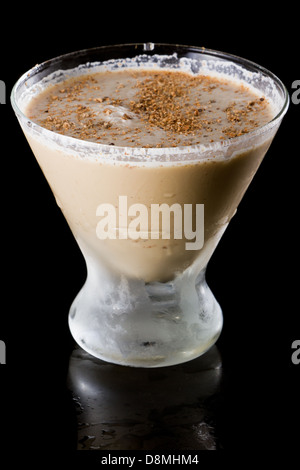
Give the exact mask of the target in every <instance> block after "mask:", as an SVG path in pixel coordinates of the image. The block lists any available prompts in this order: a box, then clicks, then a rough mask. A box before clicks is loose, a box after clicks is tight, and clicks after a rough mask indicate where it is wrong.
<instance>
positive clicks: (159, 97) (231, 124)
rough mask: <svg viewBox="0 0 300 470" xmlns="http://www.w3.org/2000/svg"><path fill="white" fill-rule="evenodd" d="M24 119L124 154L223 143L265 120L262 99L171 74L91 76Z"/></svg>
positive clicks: (268, 115)
mask: <svg viewBox="0 0 300 470" xmlns="http://www.w3.org/2000/svg"><path fill="white" fill-rule="evenodd" d="M26 114H27V116H28V117H29V118H30V119H31V120H33V121H35V122H36V123H38V124H39V125H41V126H42V127H45V128H47V129H49V130H51V131H54V132H57V133H59V134H65V135H69V136H71V137H74V138H78V139H82V140H89V141H93V142H100V143H103V144H108V145H118V146H127V147H172V146H181V145H183V146H185V145H195V144H200V143H204V144H205V143H208V142H214V141H218V140H224V139H230V138H233V137H237V136H240V135H242V134H245V133H248V132H250V131H252V130H253V129H255V128H257V127H259V126H261V125H263V124H265V123H267V122H268V121H269V120H270V119H272V117H273V116H272V112H271V106H270V104H269V103H268V100H267V99H266V98H265V97H264V96H260V95H256V94H254V93H253V92H252V91H251V90H250V89H248V88H247V87H246V86H245V85H243V84H239V83H236V82H233V81H230V80H229V79H228V80H226V79H223V78H222V79H220V78H216V77H212V76H206V75H192V74H189V73H187V72H182V71H178V70H174V71H173V70H172V71H165V70H155V71H153V70H151V71H150V70H145V69H144V70H140V69H127V70H115V71H105V72H95V73H90V74H88V75H84V76H79V77H73V78H70V79H67V80H66V81H64V82H62V83H59V84H55V85H52V86H50V87H48V88H47V89H45V90H44V91H43V92H42V93H40V94H39V95H38V96H36V97H35V98H34V99H33V100H32V101H31V103H30V104H29V106H28V108H27V110H26Z"/></svg>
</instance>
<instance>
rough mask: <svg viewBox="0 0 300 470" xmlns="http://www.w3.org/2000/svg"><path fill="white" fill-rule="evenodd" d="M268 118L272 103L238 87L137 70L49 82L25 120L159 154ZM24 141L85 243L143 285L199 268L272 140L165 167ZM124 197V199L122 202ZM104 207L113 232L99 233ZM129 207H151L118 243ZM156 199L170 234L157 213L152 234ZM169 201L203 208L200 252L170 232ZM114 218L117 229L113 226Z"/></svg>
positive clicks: (235, 131) (240, 130)
mask: <svg viewBox="0 0 300 470" xmlns="http://www.w3.org/2000/svg"><path fill="white" fill-rule="evenodd" d="M273 114H274V110H273V107H272V106H271V105H270V103H268V100H267V99H266V98H265V97H264V96H262V95H261V94H257V93H254V91H253V90H251V89H250V88H249V87H246V86H245V85H244V84H242V83H237V82H234V81H233V80H229V79H225V78H216V77H214V76H205V75H192V74H189V73H187V72H180V71H161V70H155V71H149V70H138V69H134V70H131V69H129V70H125V71H104V72H98V73H89V74H86V75H84V76H79V77H75V78H70V79H68V80H66V81H64V82H61V83H59V84H56V85H53V86H50V87H47V88H46V89H45V90H44V91H43V92H42V93H40V94H39V95H37V96H36V97H35V98H34V99H32V101H31V102H30V103H29V105H28V106H27V109H26V115H27V116H28V117H30V119H31V120H33V121H34V122H37V123H38V124H40V125H41V126H43V127H45V128H46V129H49V130H51V131H54V132H57V133H61V134H65V135H69V136H71V137H73V138H76V139H77V138H79V139H83V140H88V141H92V142H99V143H103V144H106V145H111V146H117V147H119V146H121V147H122V146H123V147H124V146H126V147H131V148H132V147H142V148H145V149H147V148H149V147H150V148H160V149H161V152H162V153H163V152H164V148H166V147H168V148H171V147H178V146H180V147H187V146H190V145H201V144H208V143H212V142H215V141H219V140H225V139H228V138H233V137H237V136H240V135H243V134H246V133H248V132H251V131H252V130H253V129H256V128H257V127H259V126H262V125H263V124H265V123H267V122H268V121H270V120H271V118H272V117H273ZM28 140H29V142H30V145H31V146H32V149H33V151H34V153H35V155H36V157H37V160H38V162H39V164H40V166H41V168H42V169H43V171H44V173H45V175H46V177H47V179H48V181H49V183H50V185H51V188H52V190H53V193H54V195H55V197H56V200H57V203H58V205H59V206H60V207H61V209H62V211H63V213H64V214H65V217H66V219H67V220H68V222H69V224H70V227H71V229H72V231H73V233H74V235H75V237H76V239H77V240H78V242H79V244H80V246H81V247H82V249H83V250H84V251H89V250H91V251H92V252H93V253H96V254H97V256H99V258H100V259H101V261H102V262H103V263H105V264H106V265H107V266H109V267H110V268H113V269H114V270H116V271H119V272H121V273H125V274H126V275H128V276H130V277H134V278H141V279H143V280H145V281H146V282H152V281H160V282H166V281H170V280H172V279H174V277H175V276H176V274H178V273H182V272H183V271H185V270H186V269H187V268H189V267H190V266H191V265H192V263H193V262H194V261H195V260H197V264H198V268H200V269H201V268H202V267H205V265H206V263H207V261H208V259H209V257H210V255H211V253H212V251H213V249H214V247H215V245H216V243H217V241H218V239H219V237H220V236H221V234H222V233H223V230H224V229H225V227H226V226H227V224H228V222H229V221H230V219H231V217H232V215H233V214H234V213H235V210H236V207H237V205H238V203H239V201H240V200H241V198H242V196H243V194H244V192H245V190H246V188H247V187H248V185H249V183H250V181H251V179H252V177H253V175H254V174H255V172H256V170H257V167H258V166H259V164H260V162H261V160H262V158H263V156H264V154H265V152H266V150H267V147H268V145H269V143H270V141H269V140H267V141H266V142H263V143H261V144H260V145H257V146H254V147H253V148H250V149H247V150H242V151H239V152H236V154H235V155H234V156H232V157H231V158H223V157H222V158H219V157H218V155H212V156H211V157H210V158H207V159H203V160H200V161H197V162H192V163H190V162H188V161H187V162H186V163H185V162H184V161H183V162H180V164H179V163H178V162H177V163H176V162H174V164H172V163H170V164H168V165H161V164H159V163H156V164H149V163H148V162H147V158H146V159H145V162H144V164H138V163H135V162H134V161H133V162H130V161H128V162H126V163H125V164H124V163H122V162H119V163H117V164H116V163H115V162H112V163H110V162H103V161H101V158H78V157H76V156H74V155H72V154H69V153H68V152H66V153H65V154H62V152H61V151H57V150H54V149H53V148H51V147H49V146H47V145H44V144H43V143H42V142H40V141H37V140H35V139H34V138H32V137H31V136H28ZM182 153H184V148H183V150H182ZM100 155H101V150H100ZM120 196H122V197H126V198H127V200H126V204H127V205H126V206H125V205H123V207H122V208H121V207H119V205H120ZM103 203H105V204H111V205H112V206H113V207H115V208H116V214H117V217H116V221H117V224H116V226H115V227H111V229H112V230H114V231H115V236H113V233H112V232H111V233H110V234H109V233H108V234H107V238H106V239H99V237H98V236H97V227H99V223H101V218H100V217H99V215H97V208H98V207H99V205H101V204H103ZM134 204H142V205H143V206H145V207H146V208H147V209H148V210H147V212H145V213H143V214H141V213H135V217H139V220H138V221H137V223H136V225H138V227H137V231H140V235H141V236H140V237H135V239H132V238H129V237H127V238H124V239H122V233H121V232H120V231H121V230H122V229H123V230H124V228H125V225H126V224H127V225H128V224H130V221H133V219H134V217H133V216H132V215H131V216H130V215H129V214H121V215H120V210H123V211H126V209H127V208H128V207H130V206H132V205H134ZM153 204H154V205H162V204H166V205H167V206H168V207H169V208H171V210H170V212H169V213H166V214H165V216H166V217H167V216H168V215H169V216H170V217H171V221H170V227H171V231H170V234H169V237H168V238H166V237H164V236H163V233H162V227H161V225H162V217H163V215H162V214H161V221H160V226H159V227H157V229H158V232H159V233H158V234H157V233H156V234H154V236H153V230H152V232H151V205H153ZM174 204H179V205H180V206H181V207H182V208H184V206H185V205H189V206H190V207H192V210H194V209H193V208H195V207H196V206H197V204H198V205H199V204H202V205H203V206H204V227H203V229H204V243H203V245H202V246H201V247H200V249H190V250H187V249H186V243H187V241H188V240H187V238H186V237H185V236H184V233H183V235H182V238H181V239H180V237H178V238H177V239H175V238H174V233H172V227H173V224H174V216H175V215H174V211H173V210H172V208H174V207H176V206H173V205H174ZM156 207H157V206H156ZM98 213H99V211H98ZM191 214H192V213H191ZM104 215H105V214H104V213H102V217H104ZM183 216H184V214H181V217H183ZM145 217H146V218H147V219H146V220H145ZM194 217H195V214H194ZM120 219H121V220H122V221H123V224H124V225H123V227H120V226H119V225H118V222H119V220H120ZM183 222H184V221H183ZM152 229H153V227H152ZM194 229H195V224H194ZM107 230H109V228H107ZM145 232H147V233H148V235H146V233H145ZM194 232H195V230H194ZM157 237H158V238H157ZM102 238H103V237H102ZM195 238H196V234H195ZM189 241H190V240H189Z"/></svg>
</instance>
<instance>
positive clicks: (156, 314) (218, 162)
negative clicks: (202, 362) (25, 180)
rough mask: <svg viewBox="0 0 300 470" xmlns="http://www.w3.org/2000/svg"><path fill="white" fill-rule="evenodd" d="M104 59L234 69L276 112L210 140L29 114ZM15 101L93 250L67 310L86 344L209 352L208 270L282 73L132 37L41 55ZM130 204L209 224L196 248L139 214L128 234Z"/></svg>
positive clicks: (263, 133)
mask: <svg viewBox="0 0 300 470" xmlns="http://www.w3.org/2000/svg"><path fill="white" fill-rule="evenodd" d="M101 64H102V65H103V64H104V65H105V66H106V67H111V68H112V69H116V68H121V69H124V68H126V67H146V68H147V67H156V68H159V69H166V68H168V69H176V70H180V69H181V68H182V67H185V68H186V67H188V68H189V71H190V73H200V72H202V71H203V72H205V73H206V74H210V73H214V74H223V76H224V75H225V76H226V77H229V78H232V77H235V79H237V78H238V79H239V80H242V81H243V82H244V83H246V84H247V85H250V86H251V87H254V89H256V90H257V91H258V93H260V94H262V95H264V96H265V97H266V98H267V99H268V100H269V101H270V102H271V103H272V105H273V107H274V110H275V111H274V117H273V118H272V119H271V120H270V121H269V122H268V123H267V124H265V125H263V126H261V127H258V128H256V129H255V130H252V131H251V132H248V133H247V134H244V135H241V136H238V137H234V138H231V139H225V140H223V141H219V142H213V143H209V144H205V145H193V146H187V147H172V148H153V147H152V148H139V147H135V148H133V147H131V148H129V147H120V146H111V145H107V144H103V143H101V142H100V143H94V142H89V141H83V140H80V139H77V138H73V137H69V136H66V135H61V134H58V133H56V132H53V131H50V130H47V129H45V128H43V127H41V126H40V125H38V124H36V123H35V122H33V121H32V120H30V119H29V118H28V117H27V116H26V114H25V109H26V105H27V103H28V102H30V100H31V99H32V97H33V96H35V95H36V94H37V93H39V91H41V90H43V89H44V88H45V87H46V86H47V85H48V84H51V83H54V82H55V83H59V82H60V81H62V80H64V79H65V78H66V77H69V76H71V75H72V73H73V71H72V70H74V69H75V70H76V71H77V72H76V73H86V72H89V71H91V70H93V67H95V66H96V65H97V66H99V65H101ZM11 100H12V105H13V108H14V111H15V113H16V115H17V118H18V120H19V123H20V125H21V127H22V130H23V132H24V134H25V136H26V138H27V140H28V142H29V144H30V146H31V148H32V150H33V153H34V154H35V156H36V159H37V161H38V163H39V165H40V167H41V169H42V171H43V172H44V175H45V177H46V178H47V180H48V182H49V185H50V187H51V189H52V191H53V193H54V196H55V198H56V201H57V204H58V205H59V207H60V208H61V210H62V212H63V214H64V216H65V218H66V220H67V222H68V224H69V226H70V229H71V230H72V232H73V234H74V236H75V238H76V240H77V243H78V245H79V247H80V249H81V251H82V253H83V256H84V258H85V261H86V265H87V279H86V282H85V284H84V286H83V287H82V289H81V290H80V292H79V293H78V295H77V297H76V298H75V300H74V302H73V304H72V306H71V308H70V312H69V326H70V330H71V333H72V335H73V337H74V338H75V340H76V341H77V343H78V344H79V345H80V346H81V347H82V348H83V349H85V350H86V351H87V352H89V353H90V354H92V355H94V356H96V357H98V358H101V359H103V360H106V361H108V362H113V363H117V364H123V365H130V366H136V367H159V366H168V365H172V364H178V363H181V362H185V361H188V360H191V359H193V358H195V357H197V356H199V355H201V354H203V353H204V352H205V351H207V350H208V349H209V348H210V347H211V346H212V345H213V344H214V343H215V341H216V340H217V338H218V337H219V335H220V332H221V329H222V323H223V317H222V311H221V308H220V306H219V304H218V302H217V301H216V299H215V297H214V295H213V294H212V292H211V290H210V289H209V287H208V285H207V284H206V281H205V270H206V267H207V263H208V261H209V259H210V257H211V255H212V253H213V251H214V249H215V247H216V246H217V243H218V241H219V240H220V238H221V236H222V234H223V233H224V231H225V229H226V227H227V225H228V223H229V221H230V219H231V217H232V216H233V214H234V213H235V211H236V208H237V206H238V204H239V202H240V200H241V198H242V196H243V194H244V193H245V191H246V189H247V187H248V186H249V184H250V182H251V180H252V178H253V176H254V174H255V172H256V171H257V169H258V167H259V165H260V163H261V161H262V159H263V157H264V155H265V153H266V151H267V149H268V147H269V145H270V144H271V142H272V139H273V137H274V135H275V133H276V131H277V130H278V127H279V125H280V123H281V121H282V118H283V116H284V114H285V112H286V111H287V108H288V101H289V99H288V93H287V91H286V89H285V87H284V85H283V84H282V83H281V81H280V80H279V79H278V78H277V77H276V76H274V75H273V74H272V73H271V72H269V71H267V70H266V69H264V68H263V67H261V66H259V65H256V64H254V63H252V62H250V61H247V60H245V59H242V58H239V57H235V56H231V55H229V54H225V53H221V52H217V51H212V50H208V49H203V48H197V47H190V46H177V45H176V46H175V45H167V44H152V43H151V44H149V43H148V44H129V45H119V46H105V47H98V48H94V49H89V50H82V51H78V52H75V53H70V54H66V55H63V56H60V57H57V58H55V59H52V60H49V61H47V62H45V63H42V64H41V65H37V66H35V67H34V68H32V69H31V70H30V71H29V72H27V73H25V74H24V75H23V76H22V77H21V78H20V79H19V80H18V81H17V83H16V84H15V86H14V88H13V91H12V98H11ZM129 203H130V207H131V209H132V207H134V208H137V207H138V208H139V210H140V217H141V209H140V208H141V207H142V206H143V207H144V208H145V209H146V213H147V214H148V216H149V213H150V211H151V208H152V204H155V205H156V206H155V207H157V206H159V207H161V208H162V207H164V208H166V207H168V208H169V213H167V215H168V214H169V215H170V212H171V211H170V208H172V211H173V213H174V217H175V208H177V209H178V208H179V209H180V210H181V209H182V213H183V211H184V209H185V208H187V207H198V208H199V217H200V220H202V221H203V224H202V229H203V233H198V234H197V233H194V235H195V239H197V244H196V245H195V246H194V247H193V248H191V245H188V244H189V243H191V239H190V238H188V237H187V235H186V234H185V233H184V235H183V236H182V237H180V236H176V235H175V229H174V233H173V234H172V236H170V237H162V236H160V235H161V234H162V229H161V226H156V227H153V226H149V224H147V222H148V219H147V221H145V220H144V221H142V220H141V219H140V225H141V226H142V225H143V223H145V224H144V228H145V230H144V231H143V234H140V236H139V237H138V236H131V237H130V236H127V237H126V236H124V226H123V225H122V221H123V223H124V220H127V221H128V220H129V216H130V213H129V212H128V214H127V211H128V210H129V208H128V204H129ZM162 205H164V206H162ZM108 208H115V210H116V211H117V212H116V213H117V214H118V217H116V218H115V219H112V220H113V221H114V225H113V233H114V234H115V235H112V236H110V237H109V236H107V237H103V236H101V234H100V235H99V217H100V215H102V216H103V214H104V213H105V210H106V211H108ZM122 211H123V213H122V215H121V216H120V214H121V212H122ZM124 212H125V215H124ZM191 214H192V212H190V215H187V216H186V217H188V216H189V217H191V216H192V215H191ZM131 215H132V214H131ZM124 217H125V219H124ZM127 217H128V218H127ZM145 217H146V216H145ZM149 217H150V216H149ZM201 218H202V219H201ZM172 220H173V219H172ZM199 227H200V226H199ZM199 227H198V228H199ZM200 229H201V227H200V228H199V230H200ZM202 229H201V230H202ZM181 233H182V231H181ZM122 234H123V235H122ZM116 235H118V236H116ZM127 235H128V232H127ZM135 235H136V233H135ZM177 235H178V234H177ZM188 246H189V247H190V249H187V247H188Z"/></svg>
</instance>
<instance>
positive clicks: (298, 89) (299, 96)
mask: <svg viewBox="0 0 300 470" xmlns="http://www.w3.org/2000/svg"><path fill="white" fill-rule="evenodd" d="M292 89H293V90H295V91H293V93H292V96H291V100H292V103H293V104H299V103H300V80H294V81H293V83H292Z"/></svg>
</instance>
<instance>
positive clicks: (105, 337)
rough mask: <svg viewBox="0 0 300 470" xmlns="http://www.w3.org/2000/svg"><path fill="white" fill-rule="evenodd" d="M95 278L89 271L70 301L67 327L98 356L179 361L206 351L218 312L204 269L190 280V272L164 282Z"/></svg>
mask: <svg viewBox="0 0 300 470" xmlns="http://www.w3.org/2000/svg"><path fill="white" fill-rule="evenodd" d="M187 271H188V270H187ZM98 274H99V273H98ZM97 277H98V276H97ZM95 281H97V279H95V276H93V275H92V273H89V276H88V278H87V281H86V283H85V285H84V286H83V288H82V289H81V291H80V292H79V294H78V295H77V297H76V298H75V300H74V302H73V304H72V306H71V309H70V313H69V327H70V330H71V333H72V335H73V337H74V339H75V341H76V342H77V343H78V344H79V345H80V346H81V347H82V348H83V349H84V350H85V351H87V352H88V353H90V354H91V355H93V356H95V357H97V358H99V359H103V360H104V361H107V362H112V363H115V364H120V365H127V366H134V367H163V366H169V365H174V364H180V363H182V362H186V361H189V360H191V359H194V358H196V357H198V356H200V355H201V354H204V353H205V352H206V351H207V350H208V349H209V348H210V347H211V346H212V345H213V344H214V343H215V342H216V340H217V338H218V337H219V335H220V333H221V330H222V324H223V316H222V311H221V308H220V306H219V304H218V302H217V301H216V299H215V297H214V296H213V294H212V292H211V290H210V289H209V287H208V285H207V284H206V281H205V271H202V272H201V273H200V274H199V275H198V276H197V278H196V281H195V279H194V282H191V279H190V276H189V273H188V272H186V273H184V274H183V275H181V276H179V277H177V278H176V279H175V280H174V281H172V282H168V283H160V282H155V283H144V282H143V281H140V280H133V279H126V278H124V277H123V276H119V277H115V278H114V279H107V278H102V282H95ZM98 281H99V279H98ZM99 286H101V287H100V288H99Z"/></svg>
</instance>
